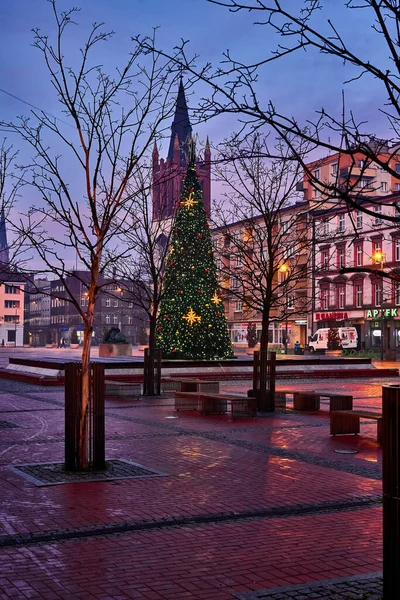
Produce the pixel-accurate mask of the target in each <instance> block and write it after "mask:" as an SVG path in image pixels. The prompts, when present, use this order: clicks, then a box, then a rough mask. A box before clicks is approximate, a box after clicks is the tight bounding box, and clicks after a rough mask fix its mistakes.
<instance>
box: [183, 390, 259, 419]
mask: <svg viewBox="0 0 400 600" xmlns="http://www.w3.org/2000/svg"><path fill="white" fill-rule="evenodd" d="M175 410H199V411H200V414H202V415H222V414H226V413H228V414H230V415H231V417H232V419H234V418H237V417H252V418H254V417H256V416H257V402H256V399H255V398H246V397H245V396H223V395H221V394H212V393H207V392H180V391H176V392H175Z"/></svg>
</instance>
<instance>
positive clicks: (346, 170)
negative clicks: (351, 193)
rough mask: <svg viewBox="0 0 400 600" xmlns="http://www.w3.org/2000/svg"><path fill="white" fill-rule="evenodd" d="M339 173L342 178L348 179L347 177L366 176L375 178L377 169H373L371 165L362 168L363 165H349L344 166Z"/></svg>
mask: <svg viewBox="0 0 400 600" xmlns="http://www.w3.org/2000/svg"><path fill="white" fill-rule="evenodd" d="M339 173H340V177H341V178H342V179H346V178H347V177H356V178H358V177H365V178H367V179H368V178H370V179H375V177H376V169H373V168H371V167H366V168H365V169H362V168H361V167H356V166H353V165H351V166H348V167H342V168H341V169H340V171H339Z"/></svg>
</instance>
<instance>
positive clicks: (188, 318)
mask: <svg viewBox="0 0 400 600" xmlns="http://www.w3.org/2000/svg"><path fill="white" fill-rule="evenodd" d="M182 319H186V321H187V322H188V323H189V325H194V323H196V322H200V321H201V317H200V315H196V313H195V312H194V310H193V308H192V307H190V309H189V312H188V314H187V315H183V317H182Z"/></svg>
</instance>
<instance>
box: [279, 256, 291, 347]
mask: <svg viewBox="0 0 400 600" xmlns="http://www.w3.org/2000/svg"><path fill="white" fill-rule="evenodd" d="M279 272H280V273H284V274H285V279H287V276H288V275H289V267H288V265H287V264H286V263H283V264H282V265H281V266H280V267H279ZM288 307H289V299H288V293H287V289H286V290H285V344H284V346H285V354H287V339H288Z"/></svg>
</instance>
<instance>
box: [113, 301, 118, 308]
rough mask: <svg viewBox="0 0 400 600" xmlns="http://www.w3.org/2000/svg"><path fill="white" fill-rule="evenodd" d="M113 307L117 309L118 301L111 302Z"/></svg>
mask: <svg viewBox="0 0 400 600" xmlns="http://www.w3.org/2000/svg"><path fill="white" fill-rule="evenodd" d="M113 306H114V307H115V308H117V306H118V300H114V301H113Z"/></svg>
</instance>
